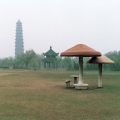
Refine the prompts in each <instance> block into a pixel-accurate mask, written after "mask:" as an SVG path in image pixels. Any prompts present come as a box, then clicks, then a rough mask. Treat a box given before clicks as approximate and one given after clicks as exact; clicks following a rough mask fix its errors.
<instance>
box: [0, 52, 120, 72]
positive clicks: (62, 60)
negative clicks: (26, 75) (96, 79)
mask: <svg viewBox="0 0 120 120" xmlns="http://www.w3.org/2000/svg"><path fill="white" fill-rule="evenodd" d="M104 55H105V56H107V57H109V58H110V59H111V60H113V61H114V62H115V64H103V69H104V70H112V71H120V51H111V52H108V53H106V54H104ZM44 58H45V56H44V55H43V54H36V53H35V52H34V50H27V51H26V52H25V53H23V54H21V55H18V56H17V57H16V58H13V57H9V58H4V59H0V68H4V69H8V68H12V69H43V68H44V63H43V62H42V60H43V59H44ZM89 59H90V57H84V58H83V61H84V64H83V68H84V70H98V65H97V64H88V63H87V61H88V60H89ZM55 64H56V67H55V68H54V69H66V70H78V69H79V65H78V57H60V56H58V57H57V60H56V61H55Z"/></svg>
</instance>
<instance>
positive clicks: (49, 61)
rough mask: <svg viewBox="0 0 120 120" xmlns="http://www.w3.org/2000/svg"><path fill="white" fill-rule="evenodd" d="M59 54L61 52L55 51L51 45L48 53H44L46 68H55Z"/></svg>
mask: <svg viewBox="0 0 120 120" xmlns="http://www.w3.org/2000/svg"><path fill="white" fill-rule="evenodd" d="M58 54H59V53H56V52H54V51H53V50H52V47H51V46H50V49H49V50H48V51H47V52H46V53H43V55H44V56H45V59H43V62H44V68H55V67H56V60H57V58H56V57H57V56H58Z"/></svg>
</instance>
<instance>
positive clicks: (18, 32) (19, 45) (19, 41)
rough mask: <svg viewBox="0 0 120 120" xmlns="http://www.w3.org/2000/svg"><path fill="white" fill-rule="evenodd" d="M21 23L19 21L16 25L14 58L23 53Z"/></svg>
mask: <svg viewBox="0 0 120 120" xmlns="http://www.w3.org/2000/svg"><path fill="white" fill-rule="evenodd" d="M22 31H23V30H22V23H21V22H20V20H18V22H17V23H16V36H15V37H16V39H15V57H17V55H20V54H22V53H24V43H23V32H22Z"/></svg>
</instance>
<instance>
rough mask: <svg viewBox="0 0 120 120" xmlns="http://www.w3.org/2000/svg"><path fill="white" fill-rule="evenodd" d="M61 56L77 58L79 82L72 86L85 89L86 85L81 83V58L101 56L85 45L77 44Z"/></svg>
mask: <svg viewBox="0 0 120 120" xmlns="http://www.w3.org/2000/svg"><path fill="white" fill-rule="evenodd" d="M60 55H61V56H68V57H79V81H78V83H77V84H74V86H75V89H87V88H88V84H84V83H83V57H96V56H101V53H100V52H98V51H96V50H94V49H93V48H91V47H89V46H87V45H85V44H77V45H75V46H73V47H71V48H69V49H67V50H66V51H64V52H62V53H61V54H60Z"/></svg>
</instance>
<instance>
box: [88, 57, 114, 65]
mask: <svg viewBox="0 0 120 120" xmlns="http://www.w3.org/2000/svg"><path fill="white" fill-rule="evenodd" d="M87 63H96V64H97V63H102V64H114V63H115V62H114V61H112V60H111V59H110V58H108V57H106V56H99V57H92V58H91V59H90V60H89V61H88V62H87Z"/></svg>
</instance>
